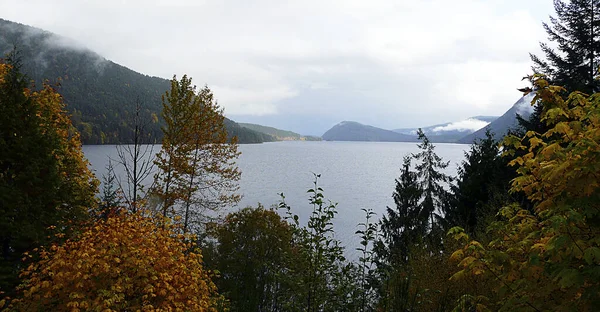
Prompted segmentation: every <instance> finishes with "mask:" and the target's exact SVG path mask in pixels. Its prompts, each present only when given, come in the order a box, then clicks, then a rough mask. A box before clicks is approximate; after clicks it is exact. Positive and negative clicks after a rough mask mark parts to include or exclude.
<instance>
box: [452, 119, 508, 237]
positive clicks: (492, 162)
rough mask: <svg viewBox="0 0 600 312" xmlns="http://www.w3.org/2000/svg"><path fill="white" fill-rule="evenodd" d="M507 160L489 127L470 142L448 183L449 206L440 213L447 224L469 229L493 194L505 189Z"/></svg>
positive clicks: (480, 215) (478, 220) (479, 219)
mask: <svg viewBox="0 0 600 312" xmlns="http://www.w3.org/2000/svg"><path fill="white" fill-rule="evenodd" d="M508 171H509V170H507V160H506V159H504V158H502V156H501V153H500V146H499V144H498V142H497V141H496V140H494V136H493V134H492V133H491V132H490V130H489V128H488V129H487V130H486V132H485V138H483V139H480V140H479V141H478V142H475V144H473V145H471V149H470V150H469V151H468V152H465V160H464V161H463V162H462V164H461V165H460V167H459V168H458V177H457V180H456V184H454V185H453V186H452V196H453V203H452V208H451V209H450V210H448V211H447V212H446V215H445V216H444V219H445V222H446V224H447V226H449V227H454V226H460V227H462V228H464V229H465V231H467V232H468V233H473V232H474V231H475V230H476V228H477V227H478V225H479V223H480V222H481V221H482V220H481V219H482V218H483V217H484V215H486V214H487V213H488V212H487V211H486V210H487V206H488V204H489V203H490V201H491V200H492V199H493V198H494V196H495V195H496V194H501V193H506V192H507V191H508V188H509V187H510V185H509V181H510V179H511V177H512V175H511V174H510V172H508Z"/></svg>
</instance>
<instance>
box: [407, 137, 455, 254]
mask: <svg viewBox="0 0 600 312" xmlns="http://www.w3.org/2000/svg"><path fill="white" fill-rule="evenodd" d="M417 134H418V135H419V140H421V143H420V144H419V145H418V147H419V149H420V150H421V151H420V152H419V153H416V154H413V155H412V157H413V158H414V159H415V160H416V161H417V165H416V167H415V169H416V173H417V179H418V181H419V186H420V188H421V191H422V192H423V193H422V195H421V197H422V199H421V203H420V205H421V209H420V215H419V222H421V224H420V225H419V226H421V227H424V228H425V229H426V231H427V235H428V237H429V243H434V242H436V241H437V240H438V238H439V236H440V235H441V234H442V227H441V222H440V221H441V220H442V219H443V215H444V210H446V208H447V206H448V202H449V192H448V191H447V190H446V189H445V188H444V187H445V186H446V185H447V184H449V183H450V182H451V181H452V177H450V176H449V175H447V174H445V173H443V172H442V170H444V169H446V168H447V167H448V165H449V164H450V162H444V161H443V160H442V158H441V157H440V156H438V155H437V154H436V153H435V146H434V145H433V144H432V143H431V141H429V138H427V136H426V135H425V133H424V132H423V130H421V129H419V130H418V132H417Z"/></svg>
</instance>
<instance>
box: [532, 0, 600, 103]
mask: <svg viewBox="0 0 600 312" xmlns="http://www.w3.org/2000/svg"><path fill="white" fill-rule="evenodd" d="M554 9H555V10H556V17H550V22H551V24H550V25H549V24H547V23H543V25H544V29H545V30H546V32H547V33H548V38H549V40H550V41H552V42H554V43H556V45H557V49H554V48H553V47H552V46H550V45H548V44H546V43H540V46H541V48H542V51H543V52H544V54H545V56H546V59H541V58H539V57H538V56H536V55H534V54H530V56H531V60H532V61H533V63H534V66H533V70H534V72H536V73H541V74H545V75H547V76H548V78H549V79H550V81H551V82H552V83H553V84H556V85H560V86H564V87H565V88H566V89H567V91H569V92H573V91H582V92H584V93H587V94H591V93H593V92H597V91H599V89H600V84H599V83H598V81H597V80H595V77H596V76H597V75H598V66H599V65H600V55H599V53H600V0H571V1H568V2H566V1H562V0H555V1H554Z"/></svg>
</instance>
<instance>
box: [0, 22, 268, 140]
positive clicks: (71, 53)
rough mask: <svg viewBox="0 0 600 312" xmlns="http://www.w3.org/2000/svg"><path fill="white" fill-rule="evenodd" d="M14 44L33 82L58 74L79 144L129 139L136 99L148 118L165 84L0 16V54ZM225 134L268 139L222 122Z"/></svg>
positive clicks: (152, 129)
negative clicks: (78, 137)
mask: <svg viewBox="0 0 600 312" xmlns="http://www.w3.org/2000/svg"><path fill="white" fill-rule="evenodd" d="M13 47H16V48H17V51H18V53H19V56H20V58H21V62H22V65H23V68H22V69H23V72H25V73H26V74H27V75H28V76H29V77H30V78H31V79H33V80H34V81H35V83H36V85H37V86H40V85H41V82H42V81H44V80H48V81H50V82H51V83H53V82H56V81H57V79H59V78H60V86H58V87H57V89H58V91H59V93H60V94H61V95H62V96H63V98H64V100H65V103H66V104H67V110H68V111H69V112H70V113H71V114H72V119H73V123H74V125H75V127H77V129H78V130H79V131H80V132H81V138H82V141H83V143H84V144H114V143H130V142H132V135H133V131H132V127H131V120H132V114H133V112H134V111H135V105H136V101H137V100H139V101H141V103H142V107H143V109H142V116H143V117H144V118H145V119H147V120H149V121H150V120H152V115H153V114H155V115H160V110H161V95H162V94H164V93H165V91H166V90H168V89H169V88H170V83H169V80H167V79H163V78H159V77H151V76H147V75H143V74H140V73H137V72H135V71H133V70H130V69H128V68H127V67H124V66H121V65H119V64H116V63H114V62H111V61H109V60H106V59H105V58H103V57H102V56H100V55H98V54H97V53H95V52H93V51H91V50H89V49H86V48H83V47H81V46H78V45H77V44H76V43H74V42H72V41H69V39H67V38H64V37H61V36H58V35H55V34H53V33H50V32H47V31H43V30H41V29H37V28H34V27H30V26H26V25H22V24H18V23H14V22H11V21H7V20H3V19H0V53H1V54H2V55H4V54H6V53H7V52H9V51H11V50H12V49H13ZM226 126H227V129H228V132H229V134H230V136H232V135H237V136H238V139H239V142H240V143H260V142H264V141H272V140H274V139H273V138H271V137H268V136H265V135H264V134H263V133H259V132H256V131H251V130H249V129H246V128H242V127H240V126H239V125H237V124H236V123H235V122H233V121H231V120H228V121H227V122H226ZM147 132H148V136H147V137H146V138H145V141H146V142H157V141H160V138H161V136H162V132H161V130H160V122H159V123H150V124H149V125H148V128H147Z"/></svg>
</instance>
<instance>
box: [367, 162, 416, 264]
mask: <svg viewBox="0 0 600 312" xmlns="http://www.w3.org/2000/svg"><path fill="white" fill-rule="evenodd" d="M411 160H412V158H411V157H410V156H405V157H404V163H403V165H402V173H401V174H400V178H399V179H396V189H395V190H394V194H393V195H392V197H393V198H394V203H395V204H396V207H394V208H390V207H387V215H385V216H383V217H382V219H381V223H380V228H381V238H382V241H380V242H378V244H377V245H376V249H375V250H376V252H377V254H378V257H379V258H380V259H381V260H383V261H385V262H387V263H397V262H398V261H399V262H400V263H407V262H408V256H409V249H410V246H411V245H412V244H414V243H416V242H418V241H419V240H420V239H421V238H422V237H423V236H424V235H425V231H426V229H425V228H424V226H423V222H420V217H421V216H422V215H423V214H422V212H421V209H422V207H421V206H420V205H419V201H420V199H421V195H422V193H423V192H422V190H421V188H420V186H419V183H418V181H417V174H416V173H415V172H413V171H411V168H410V167H411ZM381 260H380V261H381Z"/></svg>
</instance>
